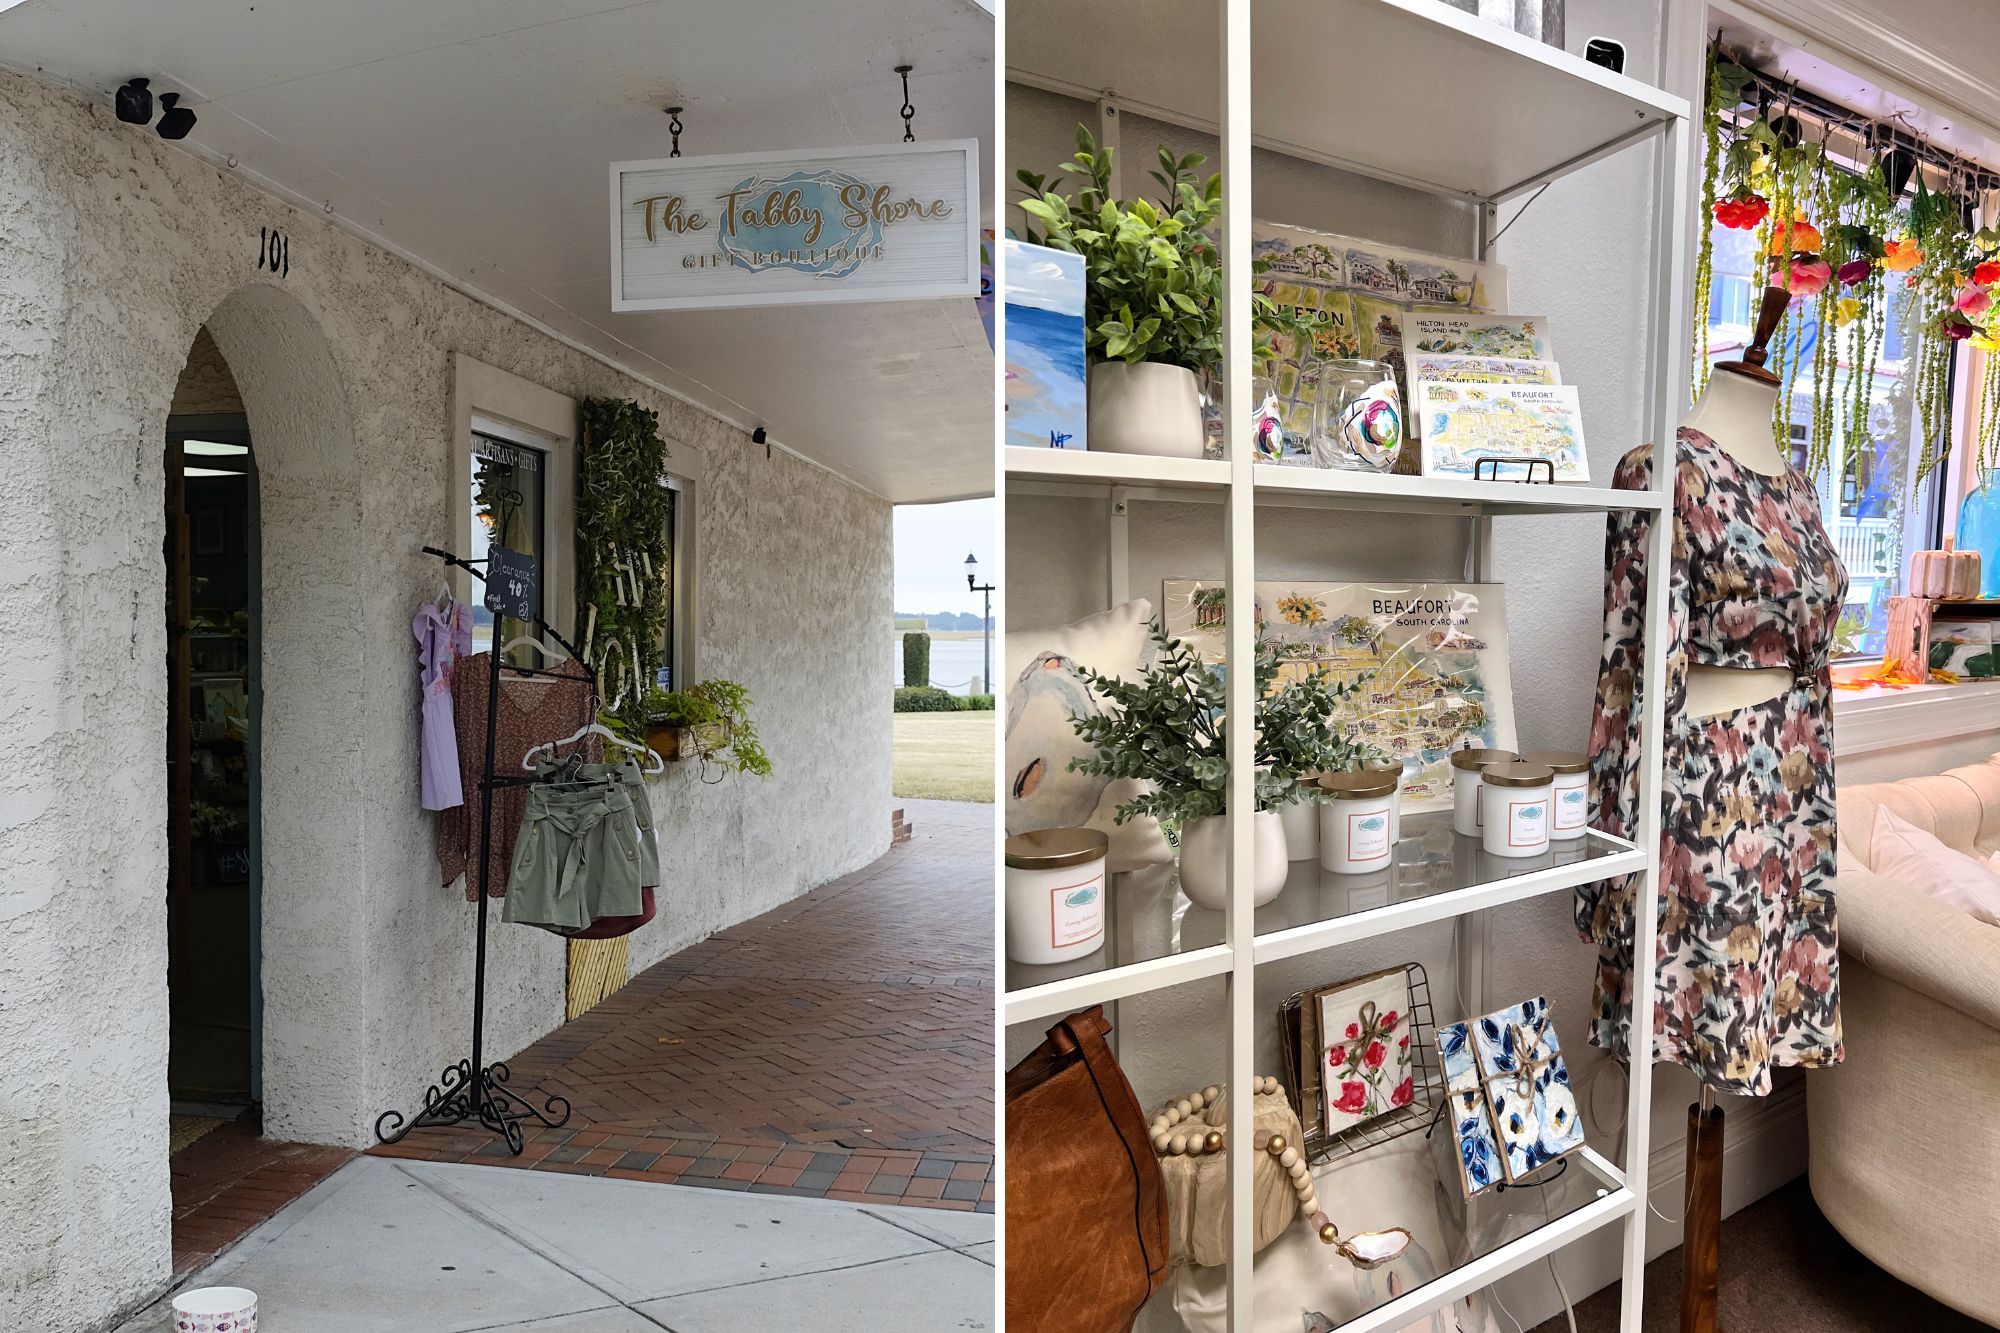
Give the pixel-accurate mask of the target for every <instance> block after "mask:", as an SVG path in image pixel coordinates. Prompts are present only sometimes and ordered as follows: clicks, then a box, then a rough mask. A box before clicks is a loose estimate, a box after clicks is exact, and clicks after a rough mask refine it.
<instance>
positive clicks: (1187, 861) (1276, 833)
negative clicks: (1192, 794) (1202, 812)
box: [1180, 810, 1291, 912]
mask: <svg viewBox="0 0 2000 1333" xmlns="http://www.w3.org/2000/svg"><path fill="white" fill-rule="evenodd" d="M1251 838H1252V841H1253V842H1254V844H1255V847H1256V869H1255V871H1254V872H1253V875H1252V880H1251V886H1250V900H1251V902H1253V903H1254V904H1256V905H1257V906H1258V907H1262V906H1263V905H1264V904H1265V903H1268V902H1270V901H1271V900H1272V899H1273V898H1275V897H1277V896H1278V895H1279V894H1280V893H1283V892H1284V891H1285V876H1286V875H1287V874H1289V873H1290V872H1291V865H1290V863H1289V862H1288V861H1287V860H1286V859H1285V824H1284V819H1283V817H1282V816H1280V815H1279V814H1278V812H1277V811H1276V810H1262V811H1259V812H1258V813H1257V814H1256V815H1254V816H1252V817H1251ZM1180 872H1181V892H1182V893H1185V894H1186V895H1187V896H1188V901H1189V902H1191V903H1193V904H1194V905H1195V906H1196V907H1206V908H1208V909H1209V910H1210V911H1213V912H1220V911H1222V910H1224V909H1225V908H1227V907H1228V906H1229V821H1228V820H1227V819H1225V818H1223V817H1222V816H1221V815H1211V816H1209V817H1208V818H1206V819H1193V820H1189V821H1188V822H1187V823H1186V824H1184V825H1182V827H1181V864H1180Z"/></svg>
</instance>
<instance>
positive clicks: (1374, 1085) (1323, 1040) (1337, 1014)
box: [1311, 967, 1414, 1136]
mask: <svg viewBox="0 0 2000 1333" xmlns="http://www.w3.org/2000/svg"><path fill="white" fill-rule="evenodd" d="M1311 1000H1312V1006H1313V1016H1314V1017H1315V1018H1316V1019H1317V1020H1318V1021H1317V1023H1316V1024H1315V1025H1314V1026H1315V1027H1316V1029H1317V1032H1318V1037H1317V1041H1316V1046H1317V1049H1316V1050H1315V1051H1314V1053H1313V1054H1314V1061H1313V1063H1314V1067H1315V1068H1316V1069H1317V1071H1318V1073H1319V1086H1320V1099H1319V1102H1320V1104H1319V1112H1320V1129H1321V1132H1322V1133H1324V1134H1327V1135H1329V1136H1331V1135H1335V1134H1339V1133H1341V1132H1342V1131H1344V1130H1349V1129H1352V1128H1354V1127H1355V1126H1356V1125H1360V1124H1364V1123H1366V1122H1367V1121H1370V1120H1373V1119H1374V1118H1375V1117H1376V1116H1379V1115H1386V1114H1388V1113H1389V1112H1390V1111H1393V1110H1396V1109H1397V1108H1398V1107H1403V1106H1408V1105H1409V1104H1410V1102H1411V1100H1412V1098H1413V1096H1414V1080H1413V1079H1412V1077H1411V1073H1410V1034H1411V1032H1412V1030H1413V1029H1412V1026H1411V1023H1410V983H1409V978H1408V976H1407V974H1406V973H1405V972H1404V970H1403V969H1402V968H1400V967H1392V968H1388V969H1386V970H1384V971H1381V972H1375V973H1371V974H1370V975H1368V976H1365V977H1357V978H1355V979H1354V980H1352V981H1343V982H1341V983H1340V984H1338V985H1335V986H1327V987H1324V988H1322V989H1320V990H1317V991H1314V992H1313V993H1312V996H1311Z"/></svg>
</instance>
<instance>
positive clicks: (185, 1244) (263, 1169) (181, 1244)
mask: <svg viewBox="0 0 2000 1333" xmlns="http://www.w3.org/2000/svg"><path fill="white" fill-rule="evenodd" d="M353 1156H354V1152H353V1150H352V1149H350V1148H324V1147H319V1146H317V1145H314V1144H310V1143H276V1142H273V1141H272V1140H269V1139H265V1138H261V1137H259V1125H258V1121H257V1118H256V1117H255V1116H254V1115H246V1116H244V1117H243V1118H242V1119H241V1120H238V1121H235V1122H234V1123H232V1124H227V1125H223V1126H222V1127H221V1128H219V1129H216V1130H215V1131H213V1132H212V1133H209V1134H206V1135H204V1136H203V1137H202V1138H201V1139H199V1140H198V1141H196V1142H195V1143H193V1144H191V1145H189V1146H188V1147H186V1148H183V1149H181V1150H180V1151H179V1152H177V1153H175V1154H174V1155H173V1158H172V1161H171V1163H170V1173H171V1176H172V1180H173V1194H174V1221H173V1238H174V1277H175V1278H176V1279H178V1278H180V1277H182V1276H184V1275H186V1274H188V1273H192V1272H193V1271H194V1270H195V1269H197V1268H199V1267H201V1265H203V1264H205V1263H207V1262H208V1261H209V1260H210V1259H212V1258H214V1257H215V1256H216V1255H218V1254H220V1253H221V1252H222V1251H223V1250H225V1249H227V1248H228V1247H229V1246H231V1245H233V1244H235V1243H236V1241H237V1240H238V1239H239V1238H240V1237H241V1236H243V1234H244V1233H245V1232H247V1231H249V1230H250V1228H252V1227H254V1226H256V1225H257V1224H258V1223H259V1222H261V1221H263V1220H264V1219H265V1218H267V1217H269V1216H270V1215H271V1214H273V1213H275V1212H277V1211H278V1210H279V1209H280V1208H282V1207H284V1206H285V1205H286V1204H288V1203H290V1202H291V1201H292V1200H293V1199H296V1198H298V1197H299V1196H300V1195H301V1194H304V1193H305V1192H306V1191H307V1190H309V1189H311V1188H312V1187H313V1186H314V1185H317V1184H318V1183H319V1182H320V1181H322V1180H324V1179H326V1177H328V1176H330V1175H332V1174H333V1173H334V1171H335V1170H337V1169H338V1168H339V1167H340V1165H341V1164H342V1163H343V1162H346V1161H347V1160H348V1159H349V1158H351V1157H353Z"/></svg>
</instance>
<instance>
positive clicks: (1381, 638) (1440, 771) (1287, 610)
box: [1163, 579, 1514, 814]
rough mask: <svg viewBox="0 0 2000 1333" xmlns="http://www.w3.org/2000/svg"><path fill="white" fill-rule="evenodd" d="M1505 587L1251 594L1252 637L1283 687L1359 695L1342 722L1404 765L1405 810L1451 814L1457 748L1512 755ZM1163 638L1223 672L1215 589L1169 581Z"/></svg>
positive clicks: (1289, 587) (1314, 587)
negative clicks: (1309, 684)
mask: <svg viewBox="0 0 2000 1333" xmlns="http://www.w3.org/2000/svg"><path fill="white" fill-rule="evenodd" d="M1502 592H1503V590H1502V589H1501V588H1500V587H1499V586H1498V585H1496V584H1490V583H1315V582H1289V581H1277V580H1272V581H1264V580H1260V581H1259V582H1258V583H1257V585H1256V598H1257V600H1256V604H1255V606H1254V607H1253V609H1252V613H1253V614H1254V615H1255V617H1256V633H1257V637H1258V639H1259V640H1260V641H1262V642H1266V643H1269V644H1271V645H1273V647H1274V648H1275V649H1276V651H1277V654H1278V658H1279V663H1280V665H1279V679H1280V681H1281V682H1282V681H1284V680H1290V679H1299V678H1301V677H1302V675H1303V674H1304V673H1308V672H1311V673H1317V674H1319V675H1322V676H1328V677H1331V678H1333V679H1334V680H1336V681H1340V682H1349V681H1359V682H1362V683H1363V688H1362V689H1361V690H1360V691H1359V692H1358V693H1356V694H1355V695H1354V696H1352V697H1351V698H1350V699H1349V700H1348V701H1347V702H1346V703H1345V704H1344V705H1343V706H1342V710H1341V712H1340V713H1339V714H1338V716H1339V718H1340V719H1341V720H1343V721H1345V722H1346V723H1347V725H1348V731H1349V733H1350V734H1351V735H1353V736H1354V737H1355V739H1357V740H1360V741H1362V742H1364V743H1366V744H1368V745H1370V746H1372V747H1374V748H1375V749H1377V750H1380V751H1383V752H1384V753H1387V754H1389V755H1391V756H1393V757H1395V758H1397V759H1399V760H1401V761H1402V764H1403V813H1405V814H1421V813H1423V812H1424V811H1427V810H1444V809H1449V808H1450V806H1451V759H1450V755H1451V752H1452V751H1453V750H1462V749H1465V748H1466V747H1467V746H1472V747H1474V748H1483V749H1503V750H1511V749H1513V748H1514V707H1513V695H1512V692H1511V690H1510V689H1509V687H1508V662H1507V614H1506V605H1505V600H1504V597H1503V595H1502ZM1165 595H1166V600H1165V603H1164V606H1165V610H1164V613H1163V618H1164V620H1165V624H1166V630H1167V633H1168V634H1170V635H1172V636H1174V637H1175V638H1178V639H1181V640H1182V641H1184V642H1185V643H1187V645H1188V646H1189V647H1190V648H1192V649H1193V650H1194V651H1195V652H1196V653H1197V654H1198V655H1199V656H1200V657H1201V659H1202V660H1203V661H1204V662H1207V663H1209V664H1210V665H1211V666H1214V667H1225V666H1226V665H1227V656H1228V654H1227V648H1226V644H1227V631H1228V608H1227V607H1226V606H1225V605H1224V604H1223V598H1222V589H1221V588H1220V587H1218V586H1217V585H1216V584H1215V582H1214V581H1213V580H1206V581H1205V580H1201V579H1169V580H1167V582H1166V585H1165Z"/></svg>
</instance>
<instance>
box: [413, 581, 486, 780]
mask: <svg viewBox="0 0 2000 1333" xmlns="http://www.w3.org/2000/svg"><path fill="white" fill-rule="evenodd" d="M410 633H412V634H414V635H416V637H417V666H418V673H419V679H420V680H421V681H422V682H423V692H424V694H423V713H422V717H421V719H420V721H419V723H418V728H417V768H418V771H419V773H420V774H421V777H422V785H423V804H424V809H426V810H450V809H453V808H454V807H456V806H460V805H463V804H465V789H464V784H463V781H462V780H461V778H460V776H459V771H458V729H457V728H456V727H455V726H454V725H453V718H452V705H451V681H452V676H453V675H454V674H455V673H456V671H457V669H458V661H459V659H460V658H462V657H464V656H466V655H467V654H468V653H470V652H471V651H472V608H471V607H469V606H467V605H466V604H465V603H463V602H461V601H459V600H458V599H457V598H456V597H452V598H449V599H447V600H446V602H445V605H444V607H443V608H442V609H440V608H439V607H438V605H437V603H435V602H425V603H424V604H423V605H422V606H421V607H419V608H417V614H416V618H415V619H413V620H412V621H410Z"/></svg>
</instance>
